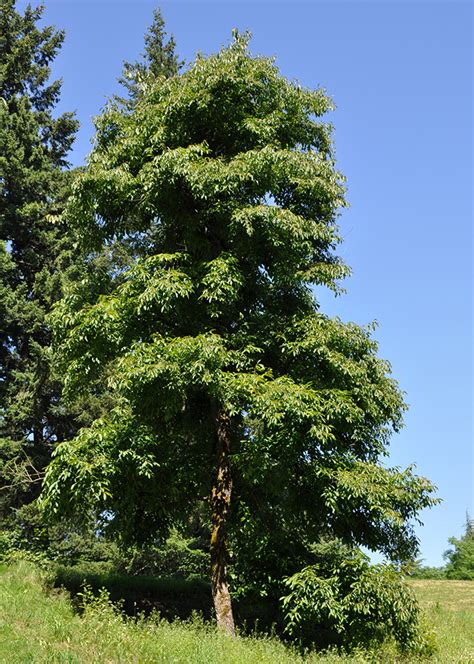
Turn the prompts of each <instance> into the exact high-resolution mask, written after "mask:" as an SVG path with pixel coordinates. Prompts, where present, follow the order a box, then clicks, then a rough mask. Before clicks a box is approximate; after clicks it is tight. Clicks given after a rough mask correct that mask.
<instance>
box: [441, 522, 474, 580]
mask: <svg viewBox="0 0 474 664" xmlns="http://www.w3.org/2000/svg"><path fill="white" fill-rule="evenodd" d="M449 543H450V544H451V548H450V549H448V550H447V551H446V553H445V554H444V557H445V559H446V561H447V563H446V577H447V578H448V579H466V580H470V581H474V521H473V519H471V518H470V517H469V515H467V516H466V526H465V531H464V535H463V536H462V537H461V538H460V539H457V538H456V537H451V538H450V539H449Z"/></svg>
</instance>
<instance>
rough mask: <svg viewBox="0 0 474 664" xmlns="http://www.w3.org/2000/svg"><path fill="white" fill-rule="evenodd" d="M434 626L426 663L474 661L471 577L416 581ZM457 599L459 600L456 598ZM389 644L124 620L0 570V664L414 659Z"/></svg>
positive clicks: (25, 575) (18, 572)
mask: <svg viewBox="0 0 474 664" xmlns="http://www.w3.org/2000/svg"><path fill="white" fill-rule="evenodd" d="M413 586H414V588H415V591H416V593H417V595H418V597H419V599H420V602H421V604H422V605H423V607H424V608H425V610H426V615H427V619H428V621H429V622H430V623H431V624H432V625H433V626H434V629H435V631H436V633H437V636H438V641H439V646H440V650H439V652H438V654H437V655H436V656H435V657H434V658H433V659H432V660H431V661H433V662H446V663H451V664H455V663H457V664H463V663H468V662H474V582H459V581H428V580H420V581H414V582H413ZM457 598H459V602H458V600H457ZM414 661H417V660H414V659H411V658H408V659H407V658H404V659H401V658H400V657H398V656H397V655H396V654H395V651H393V650H391V649H390V648H388V649H387V650H384V651H382V650H379V651H378V652H377V653H372V654H363V653H360V654H359V655H353V656H351V657H341V656H338V655H336V654H326V655H321V654H319V655H318V654H316V653H308V654H307V655H306V656H302V655H301V654H299V653H297V652H296V651H294V650H291V649H289V648H287V647H286V646H285V645H284V644H283V643H281V642H280V641H278V640H277V639H270V638H248V637H247V638H241V637H239V638H236V639H229V638H227V637H226V636H224V635H223V634H221V633H218V632H217V631H216V630H215V629H214V628H213V627H212V626H209V625H207V626H206V625H205V624H203V623H201V622H199V621H197V620H196V621H194V622H189V623H183V622H176V623H172V624H170V623H167V622H165V621H159V620H149V621H141V622H140V621H132V620H126V621H124V620H123V619H122V618H121V617H120V616H119V615H117V613H115V612H114V611H113V610H112V609H111V608H110V607H109V606H107V605H105V604H103V605H97V606H93V607H91V608H90V609H89V610H86V612H85V613H84V614H83V615H81V616H80V615H78V614H77V613H74V611H73V609H72V605H71V602H70V601H69V599H68V596H67V595H66V594H65V593H63V592H58V591H53V592H51V591H46V590H45V587H44V576H43V575H42V573H40V572H39V571H38V569H37V568H35V567H34V566H32V565H31V564H28V563H24V562H22V563H19V564H16V565H14V566H12V567H8V568H6V567H3V568H1V567H0V662H2V664H3V663H4V662H5V663H8V664H10V663H11V664H17V663H18V664H19V663H21V664H23V663H35V662H42V663H48V664H49V663H50V662H51V663H55V662H68V663H69V664H86V663H87V664H89V663H91V664H92V663H93V664H106V663H107V664H112V663H122V662H123V663H127V664H128V663H130V664H147V663H151V662H153V663H154V662H157V663H164V662H167V663H173V664H178V663H179V664H221V663H222V664H224V663H225V664H254V663H257V662H258V663H259V664H266V663H268V664H280V663H281V664H300V663H301V664H302V663H303V662H306V663H308V664H311V663H320V662H321V663H325V664H330V663H337V662H354V663H355V662H360V663H362V662H385V663H387V664H388V663H391V662H414Z"/></svg>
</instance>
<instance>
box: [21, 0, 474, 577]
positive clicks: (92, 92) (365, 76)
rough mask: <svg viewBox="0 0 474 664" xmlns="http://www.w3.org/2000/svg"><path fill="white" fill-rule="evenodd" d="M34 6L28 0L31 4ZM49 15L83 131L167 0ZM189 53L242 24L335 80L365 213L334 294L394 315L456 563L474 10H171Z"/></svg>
mask: <svg viewBox="0 0 474 664" xmlns="http://www.w3.org/2000/svg"><path fill="white" fill-rule="evenodd" d="M25 4H26V3H25V2H23V1H22V2H18V3H17V6H18V8H20V9H21V8H23V7H24V6H25ZM46 5H47V8H46V13H45V18H46V21H47V22H48V23H53V24H55V25H57V26H58V27H60V28H64V29H65V30H66V33H67V34H66V42H65V46H64V48H63V50H62V52H61V54H60V56H59V57H58V59H57V61H56V64H55V72H54V73H55V75H57V76H62V77H63V79H64V87H63V96H62V102H61V109H63V110H76V112H77V115H78V117H79V119H80V121H81V130H80V133H79V136H78V139H77V141H76V145H75V149H74V152H73V155H72V161H73V163H74V164H82V163H83V161H84V158H85V155H86V154H87V153H88V151H89V149H90V139H91V137H92V134H93V128H92V123H91V117H92V116H93V115H96V114H98V113H99V112H100V110H101V108H102V107H103V105H104V103H105V100H106V99H107V97H109V96H110V95H112V94H113V93H115V92H118V86H117V84H116V79H117V77H118V76H119V75H120V71H121V65H122V61H123V60H132V61H133V60H135V59H136V58H137V57H138V56H139V54H140V53H141V51H142V48H143V34H144V32H145V31H146V29H147V27H148V26H149V24H150V22H151V18H152V11H153V8H154V7H155V6H156V3H154V2H148V1H145V0H143V1H140V0H133V1H132V0H126V1H122V2H120V1H117V0H113V1H112V0H102V1H100V0H95V1H94V2H88V1H86V0H46ZM160 7H161V9H162V11H163V15H164V18H165V20H166V25H167V29H168V31H169V32H171V33H173V34H174V35H175V38H176V42H177V50H178V52H179V54H180V55H181V56H182V57H183V58H185V59H186V60H188V61H189V60H191V59H192V58H193V57H194V55H195V53H196V51H198V50H201V51H203V52H204V53H211V52H214V51H216V50H217V49H218V48H219V47H220V46H221V45H222V44H224V43H226V42H228V40H229V38H230V34H231V30H232V28H233V27H238V28H239V29H240V30H245V29H250V30H251V31H252V33H253V35H254V36H253V40H252V50H253V51H254V52H255V53H260V54H265V55H275V56H276V58H277V63H278V65H279V66H280V68H281V71H282V73H283V74H284V75H286V76H287V77H289V78H292V79H298V80H299V81H300V83H301V84H303V85H305V86H310V87H316V86H318V85H321V86H323V87H324V88H326V89H327V90H328V92H329V93H330V94H331V95H332V96H333V98H334V100H335V102H336V104H337V111H336V112H334V113H333V114H332V117H331V120H332V121H333V123H334V125H335V141H336V151H337V157H338V163H339V168H340V169H341V170H342V171H343V172H344V173H345V175H346V176H347V179H348V199H349V201H350V204H351V207H350V209H349V210H347V211H345V212H344V213H343V215H342V217H341V220H340V221H341V228H342V233H343V236H344V244H343V245H342V246H341V248H340V252H341V254H342V255H343V257H344V259H345V260H346V262H347V263H348V264H349V265H351V266H352V268H353V276H352V277H351V278H350V279H348V280H347V281H346V287H347V289H348V294H347V295H345V296H343V297H340V298H337V299H334V298H333V297H332V295H330V294H325V293H323V294H321V301H322V308H323V310H324V311H326V312H328V313H330V314H331V315H339V316H340V317H341V318H342V319H343V320H353V321H355V322H357V323H360V324H365V323H367V322H369V321H371V320H373V319H377V320H378V321H379V328H378V330H377V332H376V337H377V339H378V340H379V342H380V354H381V355H382V356H383V357H385V358H387V359H388V360H389V361H390V362H391V363H392V366H393V373H394V376H395V377H396V378H397V379H398V381H399V383H400V385H401V387H402V388H403V390H405V391H406V398H407V401H408V403H409V404H410V411H409V412H408V414H407V416H406V426H405V428H404V430H403V432H402V433H401V434H399V435H397V436H395V437H394V438H393V440H392V446H391V459H390V461H391V463H393V464H394V465H401V466H406V465H408V464H410V463H416V465H417V468H418V472H419V473H420V474H423V475H426V476H427V477H429V478H430V479H431V480H433V481H434V482H435V483H436V484H437V485H438V494H439V496H440V497H441V498H442V499H443V503H442V504H441V505H440V506H439V507H437V508H434V509H432V510H431V511H428V512H426V513H424V514H423V515H422V519H423V521H424V523H425V525H424V527H423V528H419V529H418V534H419V537H420V540H421V555H422V556H423V557H424V558H425V560H426V563H427V564H432V565H440V564H442V553H443V551H444V550H445V549H446V548H447V539H448V537H449V536H451V535H460V534H461V532H462V527H463V523H464V518H465V511H466V509H469V510H470V511H471V514H474V509H473V482H474V480H473V475H474V472H473V471H474V468H473V435H472V434H473V428H472V424H473V422H472V396H473V392H472V387H473V386H472V377H473V364H472V316H471V314H472V232H471V222H472V197H471V191H472V185H473V177H472V176H473V173H472V110H473V109H472V6H471V3H458V2H428V1H425V2H418V3H415V2H403V0H401V1H399V2H394V3H389V2H383V1H381V0H379V2H377V3H375V2H373V3H372V2H358V1H352V2H338V1H337V0H336V1H334V0H333V1H332V2H327V3H324V2H317V1H314V2H295V1H292V2H290V1H287V2H265V1H263V0H261V1H260V2H258V1H254V2H244V1H242V0H241V1H240V2H225V1H222V0H221V1H220V2H217V1H216V2H201V1H199V0H197V1H195V2H184V1H179V0H174V1H173V2H161V3H160Z"/></svg>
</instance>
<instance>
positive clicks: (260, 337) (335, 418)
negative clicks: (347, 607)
mask: <svg viewBox="0 0 474 664" xmlns="http://www.w3.org/2000/svg"><path fill="white" fill-rule="evenodd" d="M330 109H331V101H330V99H329V98H328V97H327V96H326V95H325V94H324V92H323V91H322V90H316V91H312V90H308V89H305V88H303V87H301V86H300V85H298V84H296V83H292V82H289V81H288V80H286V79H285V78H284V77H282V76H281V75H280V73H279V71H278V69H277V68H276V66H275V64H274V63H273V61H271V60H269V59H266V58H254V57H252V56H251V55H250V54H249V52H248V46H247V38H246V37H243V36H240V35H238V34H236V35H235V40H234V42H233V43H232V44H231V45H230V47H228V48H224V49H223V50H222V51H221V52H219V53H218V54H216V55H213V56H211V57H209V58H207V59H206V58H203V57H198V58H197V59H196V61H195V62H194V64H193V65H192V66H191V67H190V68H189V69H188V70H187V71H185V72H184V73H183V74H181V75H177V76H172V77H170V78H168V79H165V80H160V81H159V82H158V83H157V84H155V85H153V84H152V85H150V87H149V88H147V89H145V90H144V92H143V95H142V96H140V98H139V99H138V101H137V103H136V105H135V107H134V109H133V111H132V112H129V111H127V110H124V109H122V110H120V109H119V108H110V109H108V110H107V112H106V113H105V114H104V115H103V116H102V117H101V118H100V119H99V121H98V125H97V137H96V147H95V149H94V151H93V153H92V155H91V158H90V162H89V166H88V168H87V169H86V171H85V172H84V174H83V175H82V176H81V179H80V181H79V182H78V184H77V187H76V189H75V192H74V195H73V197H72V199H71V202H70V205H69V207H68V218H69V219H70V223H71V224H72V225H74V226H75V228H76V229H77V232H78V234H79V235H80V236H81V237H82V240H83V242H84V243H85V245H86V246H89V247H95V248H97V247H101V246H103V245H104V244H105V245H107V244H110V243H111V242H116V241H117V240H119V239H120V238H127V237H129V236H130V234H134V233H138V234H140V233H142V234H147V233H149V234H150V236H151V237H153V242H149V243H148V244H147V245H146V252H145V254H144V255H143V256H142V257H141V258H140V259H139V260H137V262H136V263H135V264H134V265H133V266H132V267H131V268H130V269H129V270H127V271H125V272H124V273H122V274H121V280H120V283H117V284H116V286H115V287H114V289H113V290H112V291H109V292H108V293H104V292H101V290H100V284H97V283H96V282H95V281H94V275H92V278H91V280H90V281H89V282H88V283H87V284H84V283H83V284H81V285H80V286H79V287H77V288H75V289H73V290H71V291H70V293H69V294H68V295H67V297H66V298H65V299H64V300H63V301H62V302H61V303H60V304H59V305H58V306H57V307H56V308H55V311H54V318H55V325H54V329H55V342H56V347H57V350H58V358H59V360H60V362H61V366H62V370H63V372H64V375H65V386H66V389H67V392H68V394H69V396H70V397H71V398H76V397H77V395H80V394H82V393H86V394H87V393H89V392H90V390H91V389H94V385H95V384H97V381H99V382H102V383H103V382H106V381H107V382H108V384H109V386H110V388H111V389H112V390H114V392H115V394H116V397H117V402H116V405H115V407H114V408H113V409H111V411H110V412H109V413H107V414H105V415H104V416H103V417H100V418H97V419H96V420H95V422H93V423H92V425H91V426H90V427H85V428H83V429H82V430H81V431H80V432H79V434H78V435H77V436H76V437H75V438H74V439H72V440H70V441H67V442H63V443H61V444H60V445H59V446H58V447H57V451H56V454H55V457H54V459H53V461H52V462H51V464H50V465H49V467H48V470H47V475H46V479H45V491H44V494H43V498H42V504H43V506H44V508H45V509H46V510H47V511H48V512H49V513H52V514H71V513H75V514H77V513H81V512H83V511H84V510H85V508H86V507H87V506H90V507H91V508H94V509H98V510H103V511H104V512H105V513H106V514H107V516H108V526H109V528H110V529H111V530H115V532H116V533H117V534H118V535H119V536H120V537H121V538H122V539H133V540H137V539H139V538H142V537H145V536H147V535H156V534H157V533H162V534H164V533H166V532H168V531H169V529H170V527H171V526H172V525H173V524H174V523H180V522H181V521H182V520H184V518H185V517H186V515H189V514H191V513H192V512H193V510H195V509H196V506H197V505H198V504H200V503H201V502H202V501H203V500H206V502H207V505H208V514H209V517H208V518H209V522H210V524H211V536H210V542H209V547H210V554H211V561H212V573H211V581H212V592H213V598H214V605H215V609H216V615H217V621H218V624H219V625H220V626H222V627H223V628H224V629H225V630H226V631H227V632H228V633H229V634H233V633H234V621H233V614H232V602H231V594H232V591H239V592H240V593H242V592H249V591H253V592H255V593H257V594H259V595H264V594H273V596H274V597H276V599H278V597H281V595H282V589H283V587H282V583H283V579H284V578H285V577H288V576H290V575H293V574H295V573H297V572H298V571H300V570H302V569H303V568H304V567H305V566H306V565H308V564H310V563H311V561H312V559H313V558H314V544H315V543H316V542H318V541H320V540H321V539H324V538H327V537H333V538H334V537H336V538H340V539H342V540H343V541H344V542H346V543H347V544H348V545H350V546H354V545H365V546H367V547H369V548H370V549H372V550H379V551H382V552H384V553H385V554H386V555H387V556H389V557H390V558H392V559H395V560H399V559H403V558H408V557H409V556H410V555H411V554H412V553H413V551H414V550H415V549H416V547H417V540H416V537H415V534H414V532H413V526H412V522H413V518H414V517H416V514H417V512H418V511H419V510H420V509H422V508H424V507H426V506H429V505H431V504H432V503H433V499H432V497H431V493H432V490H433V487H432V485H431V483H430V482H429V481H428V480H425V479H424V478H420V477H417V476H416V475H414V474H413V472H412V470H411V469H410V468H409V469H407V470H404V471H401V470H399V469H390V468H387V467H386V466H384V465H383V464H382V463H380V459H381V457H383V455H384V454H385V453H386V450H387V445H388V441H389V437H390V434H391V432H392V431H393V430H395V431H396V430H398V429H399V427H400V426H401V424H402V414H403V411H404V408H405V406H404V403H403V399H402V395H401V393H400V391H399V389H398V387H397V384H396V382H395V381H394V380H393V379H392V378H391V377H390V375H389V374H390V371H389V365H388V364H387V363H386V362H384V361H383V360H380V359H379V358H378V357H377V344H376V343H375V342H374V340H373V339H372V338H371V331H370V328H367V329H366V328H361V327H358V326H357V325H354V324H345V323H343V322H341V321H340V320H338V319H330V318H328V317H327V316H325V315H324V313H322V312H321V311H320V309H319V305H318V302H317V301H316V299H315V296H314V293H313V291H312V285H314V284H317V285H318V286H327V287H329V288H332V289H335V290H337V289H338V280H339V279H341V278H342V277H344V275H345V274H347V268H346V267H345V266H344V265H343V264H342V262H341V261H340V260H339V259H338V257H337V256H336V255H335V253H334V250H335V247H336V245H337V243H338V242H339V236H338V229H337V224H336V220H337V214H338V211H339V210H340V208H341V206H343V205H344V185H343V178H342V176H341V175H340V173H339V172H338V171H337V169H336V167H335V162H334V157H333V148H332V141H331V133H330V131H331V130H330V125H328V124H327V123H326V122H325V121H324V120H323V118H322V116H324V115H325V114H326V113H327V112H328V111H329V110H330Z"/></svg>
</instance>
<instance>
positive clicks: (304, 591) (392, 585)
mask: <svg viewBox="0 0 474 664" xmlns="http://www.w3.org/2000/svg"><path fill="white" fill-rule="evenodd" d="M314 554H315V562H314V563H313V564H312V565H310V566H308V567H305V568H304V569H302V570H301V571H299V572H297V573H296V574H294V575H293V576H291V577H288V578H287V579H285V586H286V589H287V592H288V594H287V595H285V596H284V597H283V598H282V603H283V609H284V611H285V613H286V630H287V631H288V632H289V633H290V634H291V635H293V636H297V637H298V638H299V639H300V640H303V641H305V642H308V641H309V642H310V643H311V642H314V640H315V638H316V639H319V641H321V640H323V644H327V643H340V644H344V645H345V646H346V647H347V646H349V647H350V646H351V645H352V646H357V645H360V644H364V645H365V646H367V647H375V645H376V644H381V643H383V642H384V641H385V640H387V639H388V638H390V637H393V638H394V639H395V641H396V642H397V643H398V644H399V646H400V647H401V649H402V650H403V649H413V648H414V646H416V647H417V648H418V649H419V651H420V652H423V651H424V650H425V648H429V646H428V642H427V641H425V639H424V637H422V636H421V635H420V634H419V620H420V614H419V609H418V605H417V603H416V600H415V595H414V593H413V592H412V591H411V589H410V588H409V587H408V586H407V584H406V583H405V582H404V579H403V577H402V576H401V575H400V573H399V570H398V569H397V568H396V567H395V566H394V565H387V564H382V565H372V566H371V565H370V564H369V558H368V557H367V556H365V555H364V554H362V553H361V552H360V551H354V550H351V549H349V548H348V547H344V546H341V544H340V543H338V542H328V543H322V544H320V545H317V546H316V547H315V549H314Z"/></svg>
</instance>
